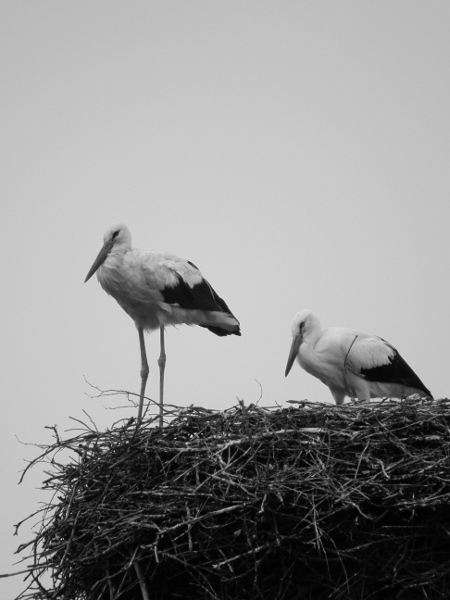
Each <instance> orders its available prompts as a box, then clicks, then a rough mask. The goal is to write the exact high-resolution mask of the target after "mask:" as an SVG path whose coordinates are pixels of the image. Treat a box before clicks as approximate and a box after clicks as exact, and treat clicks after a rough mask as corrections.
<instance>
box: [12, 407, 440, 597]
mask: <svg viewBox="0 0 450 600" xmlns="http://www.w3.org/2000/svg"><path fill="white" fill-rule="evenodd" d="M449 403H450V401H449V400H440V401H437V402H425V401H422V400H408V401H407V402H392V401H389V402H385V403H381V404H379V405H376V406H373V405H371V406H370V407H367V406H348V407H343V408H336V407H334V406H331V405H323V404H315V403H308V402H302V403H298V405H296V406H295V407H290V408H287V409H263V408H260V407H258V406H255V405H251V406H249V407H245V406H244V405H243V404H242V403H241V404H239V405H238V406H235V407H233V408H230V409H229V410H226V411H224V412H218V411H210V410H205V409H200V408H193V407H192V408H190V409H179V410H178V411H177V412H176V414H175V417H174V418H173V420H172V421H171V422H170V424H169V425H167V426H166V427H164V428H162V429H160V428H158V427H155V426H154V422H153V421H152V420H148V421H144V422H143V423H142V425H141V427H139V428H138V429H136V424H135V422H133V421H132V420H131V421H130V422H128V423H120V424H116V425H115V426H114V427H113V428H112V429H111V430H109V431H105V432H100V431H97V430H96V429H95V427H93V428H90V427H88V426H86V427H85V429H83V430H82V431H81V433H79V434H78V435H76V436H75V437H72V438H71V439H67V440H61V439H60V438H59V437H58V434H57V432H56V430H55V436H56V441H55V443H53V444H52V445H51V446H48V447H46V446H44V447H42V448H43V453H42V454H41V456H40V457H39V458H38V459H36V461H35V463H36V462H39V461H42V460H45V461H48V462H49V466H48V468H47V473H48V479H47V480H46V481H45V482H44V486H43V488H44V489H50V490H52V491H53V492H54V494H53V496H52V498H53V499H52V500H51V502H50V503H49V504H48V505H47V506H45V507H44V508H43V512H42V523H41V524H40V526H39V527H38V528H37V530H36V532H35V538H34V539H33V540H32V541H31V542H29V543H28V544H26V545H23V546H22V547H21V548H20V549H19V551H20V552H22V553H24V552H25V553H26V554H27V555H28V556H27V557H26V558H24V559H23V560H28V561H30V559H31V563H32V564H31V565H30V566H29V567H28V575H27V577H28V584H29V585H28V588H27V590H25V591H24V592H23V594H22V595H20V596H19V598H21V599H23V598H32V599H34V600H44V599H45V600H47V599H52V600H116V599H117V600H149V599H151V600H162V599H164V600H172V599H173V600H175V599H178V598H183V600H190V599H192V600H194V599H195V600H203V599H205V600H237V599H239V600H247V599H252V600H254V599H259V598H260V599H264V600H282V599H285V600H295V599H297V600H306V599H311V600H312V599H313V600H321V599H325V598H327V599H333V600H338V599H345V600H349V599H351V600H354V599H355V600H356V599H364V600H368V599H381V598H383V599H390V598H404V599H408V600H415V599H438V598H442V599H444V598H446V599H447V598H449V597H450V568H449V567H450V506H449V504H450V468H449V467H450V456H449V448H450V444H449V442H450V428H449V426H450V410H449ZM49 575H50V577H49ZM49 581H50V584H49V583H48V582H49ZM44 582H47V584H45V583H44Z"/></svg>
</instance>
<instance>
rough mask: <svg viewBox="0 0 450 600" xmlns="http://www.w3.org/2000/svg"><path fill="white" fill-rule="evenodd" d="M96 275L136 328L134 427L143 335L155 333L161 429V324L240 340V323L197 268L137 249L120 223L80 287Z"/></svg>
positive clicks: (164, 254) (146, 370)
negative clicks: (137, 358) (138, 358)
mask: <svg viewBox="0 0 450 600" xmlns="http://www.w3.org/2000/svg"><path fill="white" fill-rule="evenodd" d="M95 272H97V278H98V280H99V282H100V285H101V286H102V288H103V289H104V290H105V292H107V293H108V294H110V295H111V296H112V297H113V298H115V299H116V300H117V302H118V303H119V304H120V306H121V307H122V308H123V309H124V311H125V312H126V313H127V314H128V315H130V317H131V318H132V319H133V321H134V322H135V324H136V327H137V330H138V334H139V346H140V350H141V392H140V398H139V412H138V418H137V422H138V425H139V424H140V423H141V420H142V415H143V402H144V394H145V386H146V383H147V378H148V373H149V368H148V363H147V355H146V350H145V341H144V330H152V329H157V328H159V329H160V345H161V352H160V356H159V359H158V365H159V369H160V420H159V423H160V426H162V423H163V396H164V369H165V364H166V354H165V343H164V328H165V326H166V325H179V324H181V323H186V324H187V325H199V326H200V327H205V328H206V329H209V331H211V332H212V333H215V334H216V335H219V336H226V335H231V334H234V335H241V330H240V326H239V321H238V320H237V319H236V317H235V316H234V315H233V314H232V312H231V311H230V309H229V308H228V306H227V304H226V303H225V301H224V300H223V299H222V298H220V296H218V295H217V294H216V292H215V291H214V290H213V288H212V287H211V285H210V284H209V283H208V282H207V281H206V279H204V278H203V276H202V274H201V273H200V271H199V270H198V269H197V267H196V266H195V265H194V264H193V263H191V262H190V261H188V260H184V259H182V258H179V257H178V256H175V255H174V254H169V253H167V252H155V251H152V250H139V249H137V248H133V247H132V245H131V233H130V230H129V229H128V227H127V226H126V225H124V224H123V223H115V224H114V225H111V227H109V228H108V229H107V231H106V233H105V235H104V238H103V246H102V248H101V250H100V252H99V253H98V256H97V258H96V259H95V261H94V263H93V265H92V267H91V268H90V269H89V272H88V274H87V276H86V279H85V282H86V281H88V280H89V279H90V278H91V277H92V275H93V274H94V273H95Z"/></svg>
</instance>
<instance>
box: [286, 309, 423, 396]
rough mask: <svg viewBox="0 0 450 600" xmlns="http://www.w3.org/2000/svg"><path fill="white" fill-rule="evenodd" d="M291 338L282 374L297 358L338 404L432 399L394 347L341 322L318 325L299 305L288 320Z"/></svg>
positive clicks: (288, 369) (317, 321)
mask: <svg viewBox="0 0 450 600" xmlns="http://www.w3.org/2000/svg"><path fill="white" fill-rule="evenodd" d="M292 338H293V339H292V345H291V351H290V353H289V358H288V361H287V365H286V372H285V375H286V376H287V375H288V374H289V371H290V370H291V368H292V365H293V364H294V360H295V359H297V361H298V362H299V364H300V366H301V367H303V369H305V371H307V372H308V373H310V374H311V375H314V377H317V378H318V379H320V381H322V383H324V384H325V385H327V386H328V387H329V388H330V391H331V394H332V396H333V398H334V400H335V402H336V404H337V405H338V406H341V405H342V404H344V399H345V396H349V397H351V398H355V397H356V398H358V400H362V401H366V402H368V401H369V400H370V398H381V397H385V396H388V397H394V398H402V397H404V396H410V395H411V394H420V395H421V396H429V397H430V398H433V396H432V395H431V393H430V391H429V390H428V389H427V388H426V387H425V386H424V384H423V383H422V382H421V381H420V379H419V378H418V377H417V375H416V374H415V373H414V371H413V370H412V369H411V367H410V366H409V365H408V364H407V363H406V362H405V361H404V360H403V358H402V357H401V356H400V354H399V353H398V352H397V350H396V349H395V348H394V346H391V345H390V344H388V342H386V341H385V340H383V339H382V338H380V337H377V336H376V335H368V334H367V333H360V332H359V331H353V330H352V329H347V328H346V327H328V328H327V329H322V328H321V326H320V322H319V319H318V318H317V317H316V316H315V315H314V314H313V313H312V312H311V311H309V310H302V311H301V312H299V313H297V314H296V315H295V318H294V322H293V323H292Z"/></svg>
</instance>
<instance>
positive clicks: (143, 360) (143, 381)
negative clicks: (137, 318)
mask: <svg viewBox="0 0 450 600" xmlns="http://www.w3.org/2000/svg"><path fill="white" fill-rule="evenodd" d="M138 333H139V345H140V347H141V394H140V396H139V411H138V417H137V424H138V426H139V425H140V424H141V421H142V413H143V411H144V395H145V386H146V384H147V379H148V362H147V354H146V352H145V341H144V330H143V329H142V327H138Z"/></svg>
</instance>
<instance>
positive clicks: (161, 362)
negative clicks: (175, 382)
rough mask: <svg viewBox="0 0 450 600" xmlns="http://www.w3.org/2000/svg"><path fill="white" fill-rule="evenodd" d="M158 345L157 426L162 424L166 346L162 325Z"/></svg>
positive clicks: (161, 325)
mask: <svg viewBox="0 0 450 600" xmlns="http://www.w3.org/2000/svg"><path fill="white" fill-rule="evenodd" d="M159 345H160V347H161V352H160V354H159V358H158V365H159V426H160V427H162V426H163V410H164V409H163V406H164V370H165V368H166V347H165V343H164V325H163V324H162V323H161V324H160V326H159Z"/></svg>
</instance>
